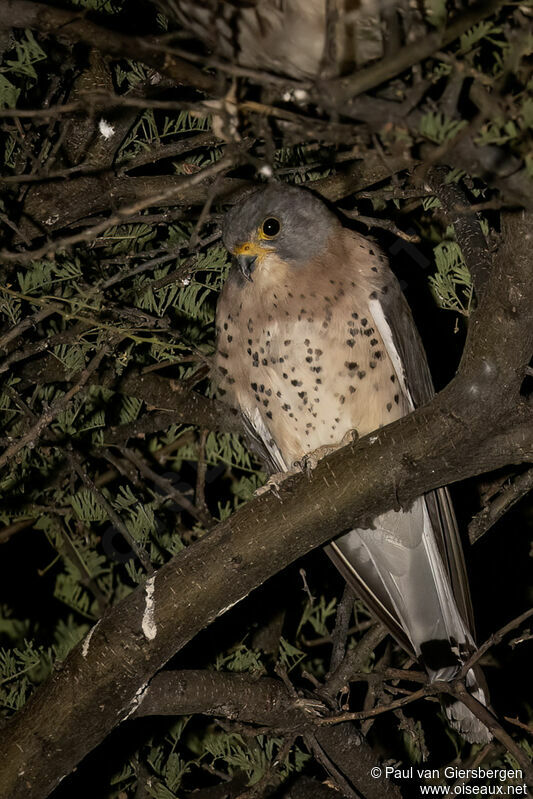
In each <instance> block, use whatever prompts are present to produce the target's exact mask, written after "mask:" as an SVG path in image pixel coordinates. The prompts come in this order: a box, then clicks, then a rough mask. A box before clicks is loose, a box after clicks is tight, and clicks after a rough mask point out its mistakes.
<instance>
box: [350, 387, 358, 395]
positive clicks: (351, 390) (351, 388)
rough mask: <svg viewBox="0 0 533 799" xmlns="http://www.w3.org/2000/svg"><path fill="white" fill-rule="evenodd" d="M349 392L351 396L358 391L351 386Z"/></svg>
mask: <svg viewBox="0 0 533 799" xmlns="http://www.w3.org/2000/svg"><path fill="white" fill-rule="evenodd" d="M349 391H350V394H355V392H356V391H357V389H356V388H355V386H350V387H349Z"/></svg>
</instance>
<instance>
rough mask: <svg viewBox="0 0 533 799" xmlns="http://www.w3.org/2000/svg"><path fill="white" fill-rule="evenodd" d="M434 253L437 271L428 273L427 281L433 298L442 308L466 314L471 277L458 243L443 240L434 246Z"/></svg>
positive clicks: (468, 305) (469, 299) (470, 298)
mask: <svg viewBox="0 0 533 799" xmlns="http://www.w3.org/2000/svg"><path fill="white" fill-rule="evenodd" d="M434 253H435V263H436V266H437V272H436V273H435V274H434V275H430V277H429V283H430V286H431V290H432V292H433V294H434V296H435V299H436V300H437V302H438V303H439V305H440V306H441V307H442V308H446V309H448V310H451V311H457V312H458V313H460V314H462V315H463V316H468V315H469V313H470V305H471V303H472V278H471V276H470V272H469V271H468V268H467V267H466V265H465V263H464V261H463V256H462V253H461V249H460V247H459V245H458V244H457V243H456V242H455V241H443V242H441V243H440V244H438V245H437V247H435V248H434Z"/></svg>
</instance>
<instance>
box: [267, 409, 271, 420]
mask: <svg viewBox="0 0 533 799" xmlns="http://www.w3.org/2000/svg"><path fill="white" fill-rule="evenodd" d="M266 416H267V419H272V411H267V412H266Z"/></svg>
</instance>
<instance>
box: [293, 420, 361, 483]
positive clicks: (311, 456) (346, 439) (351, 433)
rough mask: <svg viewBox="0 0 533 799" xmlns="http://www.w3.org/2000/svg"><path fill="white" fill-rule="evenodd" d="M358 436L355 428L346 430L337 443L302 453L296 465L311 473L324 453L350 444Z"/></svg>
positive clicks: (327, 453) (329, 452) (324, 455)
mask: <svg viewBox="0 0 533 799" xmlns="http://www.w3.org/2000/svg"><path fill="white" fill-rule="evenodd" d="M358 438H359V434H358V433H357V430H348V432H347V433H345V434H344V436H343V437H342V439H341V440H340V441H339V442H338V443H337V444H325V445H324V446H323V447H317V448H316V449H314V450H313V451H312V452H309V453H308V454H307V455H304V456H303V458H302V459H301V460H300V461H298V466H299V467H300V468H301V469H302V471H305V472H307V474H311V472H312V471H313V470H314V469H316V467H317V465H318V462H319V461H321V460H322V458H325V457H326V455H331V453H332V452H336V451H337V450H338V449H342V448H343V447H345V446H346V445H347V444H351V443H352V442H353V441H357V439H358Z"/></svg>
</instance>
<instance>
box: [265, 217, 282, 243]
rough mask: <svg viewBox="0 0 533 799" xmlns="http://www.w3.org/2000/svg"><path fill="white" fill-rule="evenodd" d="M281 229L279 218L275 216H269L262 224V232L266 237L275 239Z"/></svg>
mask: <svg viewBox="0 0 533 799" xmlns="http://www.w3.org/2000/svg"><path fill="white" fill-rule="evenodd" d="M280 230H281V225H280V223H279V220H278V219H276V217H275V216H269V217H268V219H265V221H264V222H263V224H262V225H261V233H262V234H263V236H264V237H265V238H266V239H273V238H274V237H275V236H277V235H278V233H279V232H280Z"/></svg>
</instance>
